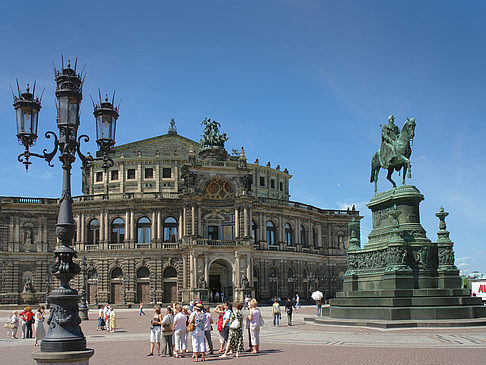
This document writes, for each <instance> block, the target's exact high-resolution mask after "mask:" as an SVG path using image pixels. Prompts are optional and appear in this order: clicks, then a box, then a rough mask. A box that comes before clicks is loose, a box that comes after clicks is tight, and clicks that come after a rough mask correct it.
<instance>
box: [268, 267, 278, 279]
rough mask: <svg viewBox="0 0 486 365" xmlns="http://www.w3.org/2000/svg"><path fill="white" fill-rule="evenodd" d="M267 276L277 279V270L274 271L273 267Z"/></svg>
mask: <svg viewBox="0 0 486 365" xmlns="http://www.w3.org/2000/svg"><path fill="white" fill-rule="evenodd" d="M268 276H270V277H271V278H276V277H277V270H275V268H274V267H271V268H270V272H269V273H268Z"/></svg>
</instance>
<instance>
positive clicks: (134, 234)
mask: <svg viewBox="0 0 486 365" xmlns="http://www.w3.org/2000/svg"><path fill="white" fill-rule="evenodd" d="M134 215H135V214H134V213H133V211H131V212H130V239H131V240H132V241H133V242H135V241H137V232H136V230H135V228H136V227H135V217H134Z"/></svg>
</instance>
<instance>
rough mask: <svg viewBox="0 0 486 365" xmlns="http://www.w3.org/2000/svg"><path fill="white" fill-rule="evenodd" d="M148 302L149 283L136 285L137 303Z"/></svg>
mask: <svg viewBox="0 0 486 365" xmlns="http://www.w3.org/2000/svg"><path fill="white" fill-rule="evenodd" d="M140 301H143V302H144V303H148V302H150V283H137V302H138V303H140Z"/></svg>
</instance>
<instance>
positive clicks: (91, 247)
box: [84, 244, 98, 251]
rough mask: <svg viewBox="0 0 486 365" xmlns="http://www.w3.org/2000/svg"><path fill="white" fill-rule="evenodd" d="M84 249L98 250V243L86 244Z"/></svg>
mask: <svg viewBox="0 0 486 365" xmlns="http://www.w3.org/2000/svg"><path fill="white" fill-rule="evenodd" d="M84 250H85V251H97V250H98V245H96V244H94V245H86V244H85V245H84Z"/></svg>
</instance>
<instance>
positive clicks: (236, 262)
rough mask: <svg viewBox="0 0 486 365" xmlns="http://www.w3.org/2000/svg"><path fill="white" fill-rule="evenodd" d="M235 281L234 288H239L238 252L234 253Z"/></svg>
mask: <svg viewBox="0 0 486 365" xmlns="http://www.w3.org/2000/svg"><path fill="white" fill-rule="evenodd" d="M235 281H236V283H234V284H235V285H234V288H235V289H236V288H239V287H240V254H239V253H238V251H235Z"/></svg>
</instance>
